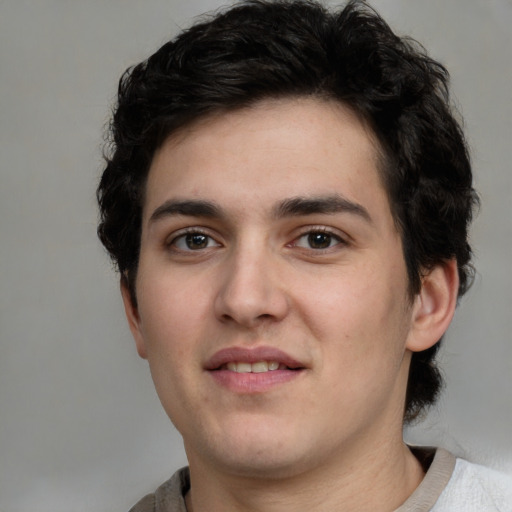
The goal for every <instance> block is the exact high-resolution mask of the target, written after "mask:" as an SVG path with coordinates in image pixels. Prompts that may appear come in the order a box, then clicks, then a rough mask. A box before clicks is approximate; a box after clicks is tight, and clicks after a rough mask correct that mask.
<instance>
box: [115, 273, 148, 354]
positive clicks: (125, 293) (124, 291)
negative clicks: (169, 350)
mask: <svg viewBox="0 0 512 512" xmlns="http://www.w3.org/2000/svg"><path fill="white" fill-rule="evenodd" d="M121 296H122V297H123V304H124V312H125V314H126V319H127V320H128V325H129V326H130V331H131V332H132V335H133V338H134V339H135V345H136V347H137V352H138V354H139V356H140V357H142V358H143V359H147V358H148V356H147V351H146V342H145V339H144V335H143V333H142V325H141V319H140V316H139V310H138V308H137V305H136V304H134V303H133V301H132V297H131V294H130V290H129V288H128V282H127V280H126V278H125V277H124V276H123V277H121Z"/></svg>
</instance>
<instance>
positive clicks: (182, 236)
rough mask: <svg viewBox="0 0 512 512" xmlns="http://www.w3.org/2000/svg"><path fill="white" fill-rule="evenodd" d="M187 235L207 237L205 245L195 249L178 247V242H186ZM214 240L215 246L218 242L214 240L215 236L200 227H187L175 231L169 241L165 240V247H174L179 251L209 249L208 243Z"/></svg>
mask: <svg viewBox="0 0 512 512" xmlns="http://www.w3.org/2000/svg"><path fill="white" fill-rule="evenodd" d="M187 236H203V237H205V238H206V239H207V244H208V245H207V247H199V248H196V249H192V248H190V247H188V248H180V247H178V246H177V244H178V242H179V241H181V240H183V241H184V243H187V241H186V238H187ZM212 241H213V242H214V243H215V245H216V246H219V245H220V244H219V243H218V242H217V241H216V240H215V238H213V237H212V236H211V235H210V234H208V233H207V232H206V231H204V230H202V229H200V228H187V229H185V230H183V231H181V232H179V233H177V234H176V235H174V236H173V237H172V239H171V240H170V241H169V242H166V244H165V245H166V247H168V248H170V249H174V250H176V251H180V252H196V251H200V250H201V249H209V248H210V247H211V246H210V243H211V242H212Z"/></svg>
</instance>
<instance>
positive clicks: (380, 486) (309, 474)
mask: <svg viewBox="0 0 512 512" xmlns="http://www.w3.org/2000/svg"><path fill="white" fill-rule="evenodd" d="M352 448H356V447H352ZM365 448H366V450H365V453H364V455H362V452H361V451H360V449H359V450H358V449H351V450H350V451H349V453H347V452H345V453H344V454H343V457H342V458H341V460H338V459H334V460H332V461H328V462H327V463H323V464H322V465H321V466H318V467H315V468H313V469H311V468H310V469H309V470H308V471H303V472H299V473H297V474H292V475H288V476H285V477H282V476H281V477H273V478H272V477H257V478H250V477H240V476H238V475H233V474H230V473H227V472H226V473H224V472H219V471H218V469H214V468H209V467H207V466H206V465H203V464H194V462H195V461H194V459H193V458H191V459H190V472H191V482H192V485H191V491H190V492H189V494H188V495H187V510H188V511H189V512H207V511H208V512H226V511H237V512H284V511H289V510H294V511H296V512H310V511H311V510H318V511H320V510H322V511H324V510H325V511H327V510H329V511H335V512H346V511H350V512H358V511H367V510H378V511H383V512H384V511H393V510H395V509H396V508H398V507H399V506H400V505H401V504H402V503H403V502H404V501H405V500H406V499H407V498H408V497H409V496H410V495H411V494H412V492H413V491H414V490H415V489H416V487H417V486H418V485H419V483H420V482H421V480H422V478H423V476H424V475H423V470H422V468H421V465H420V464H419V462H418V461H417V460H416V458H415V457H414V455H413V454H412V453H411V452H410V450H409V449H408V448H407V446H406V445H405V444H404V443H403V441H402V440H401V437H400V438H399V441H397V442H386V443H381V444H379V445H377V446H376V445H373V446H371V445H368V444H366V445H365ZM356 455H357V456H356ZM324 462H325V461H324Z"/></svg>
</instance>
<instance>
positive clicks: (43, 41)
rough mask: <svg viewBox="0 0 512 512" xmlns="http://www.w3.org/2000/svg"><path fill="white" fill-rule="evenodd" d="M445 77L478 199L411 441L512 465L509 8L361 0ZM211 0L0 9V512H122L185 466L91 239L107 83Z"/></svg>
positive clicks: (463, 0)
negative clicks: (420, 47) (436, 399)
mask: <svg viewBox="0 0 512 512" xmlns="http://www.w3.org/2000/svg"><path fill="white" fill-rule="evenodd" d="M373 4H374V6H375V7H376V8H377V9H378V10H380V11H381V13H382V14H383V15H384V17H385V18H386V19H387V20H388V22H389V23H390V24H391V25H392V26H393V27H394V28H395V29H396V30H397V31H398V32H399V33H401V34H411V35H413V36H414V37H415V38H417V39H419V40H420V41H421V42H423V43H424V44H425V46H427V48H429V50H430V52H431V54H432V55H433V56H435V57H437V58H439V59H440V60H441V61H442V62H444V63H445V64H446V65H447V66H448V67H449V69H450V70H451V73H452V77H453V91H454V95H455V99H456V102H457V103H458V104H459V106H460V110H461V111H462V114H463V115H464V117H465V122H466V130H467V134H468V138H469V142H470V144H471V147H472V150H473V161H474V167H475V172H476V184H477V187H478V188H479V190H480V193H481V196H482V200H483V207H482V210H481V213H480V215H479V217H478V219H477V221H476V223H475V226H474V229H473V232H472V239H473V244H474V247H475V252H476V265H477V267H478V270H479V275H478V278H477V281H476V283H475V286H474V287H473V289H472V290H471V292H470V293H469V295H468V296H467V297H466V298H465V299H464V300H463V303H462V307H461V308H460V310H459V311H458V312H457V315H456V319H455V322H454V324H453V326H452V328H451V329H450V331H449V333H448V336H447V340H446V341H447V343H446V346H445V349H444V351H443V354H442V362H443V365H444V369H445V373H446V376H447V380H448V388H447V391H446V393H445V394H444V396H443V399H442V401H441V403H440V405H439V407H438V408H437V409H436V410H435V411H433V413H432V414H431V415H430V416H429V418H428V419H427V421H426V422H424V423H423V424H422V425H420V426H418V427H416V428H415V429H413V431H412V432H410V433H409V434H408V436H409V437H410V438H412V439H413V440H416V441H419V442H431V443H432V442H436V443H441V444H444V445H445V446H448V447H450V448H452V449H454V450H455V451H457V452H458V453H465V454H466V455H467V456H469V457H470V458H472V459H474V460H476V461H480V462H484V463H486V464H491V465H494V466H496V467H500V468H503V469H505V470H511V469H512V441H511V439H510V434H509V432H510V431H511V430H512V403H511V402H512V397H511V387H512V343H511V340H510V336H511V334H510V333H511V332H512V323H511V318H512V308H511V305H512V275H511V274H512V272H511V270H512V263H511V262H512V173H511V171H510V161H511V152H510V146H511V143H512V107H511V103H512V102H511V93H510V91H511V89H512V76H511V74H512V73H511V68H512V66H511V64H512V62H511V60H512V36H511V30H510V27H511V26H512V4H511V2H510V1H509V0H457V1H456V0H448V1H447V0H430V1H426V0H375V1H374V2H373ZM219 5H220V3H219V1H218V0H195V1H189V2H186V1H178V0H165V1H164V0H148V1H145V2H140V1H138V0H115V1H108V2H107V1H100V0H88V1H80V2H79V1H78V0H77V1H74V2H73V1H65V0H60V1H59V0H40V1H38V0H30V1H28V0H7V1H1V0H0V70H1V78H0V140H1V160H0V162H1V170H0V173H1V183H2V186H1V191H0V230H1V231H0V261H1V267H0V279H1V291H0V315H1V319H0V336H1V341H0V343H1V344H0V510H1V511H4V512H7V511H9V512H17V511H22V512H38V511H41V512H46V511H48V512H50V511H51V512H61V511H62V512H64V511H66V512H70V511H71V512H74V511H77V512H79V511H84V512H85V511H89V510H96V511H99V512H101V511H105V512H106V511H114V510H119V511H123V510H127V509H128V508H129V505H130V504H132V503H133V502H134V501H135V500H136V499H137V498H138V497H140V496H142V495H143V494H144V493H145V492H148V491H150V490H152V489H153V488H154V487H155V486H156V485H157V484H158V483H159V482H161V481H163V480H165V479H166V478H168V476H169V475H170V474H171V472H172V471H173V470H174V469H175V468H177V467H178V466H180V465H182V464H184V463H185V457H184V454H183V451H182V449H181V443H180V439H179V436H178V435H177V434H176V433H175V432H174V431H173V429H172V427H171V425H170V423H169V421H168V420H167V418H166V417H165V415H164V413H163V412H162V411H161V409H160V404H159V402H158V399H157V397H156V395H155V393H154V391H153V386H152V383H151V380H150V376H149V372H148V369H147V365H146V362H145V361H142V360H139V359H138V357H137V355H136V352H135V349H134V346H133V343H132V340H131V337H130V334H129V332H128V329H127V327H126V325H125V320H124V316H123V312H122V309H121V301H120V298H119V293H118V284H117V277H116V276H115V275H114V273H113V272H112V269H111V266H110V263H109V261H108V259H107V257H106V255H105V254H104V252H103V250H102V248H101V247H100V245H99V242H97V240H96V237H95V223H96V210H95V202H94V189H95V185H96V182H97V179H98V176H99V172H100V170H101V165H102V161H101V144H102V131H103V127H104V125H105V123H106V122H107V120H108V114H109V108H110V105H111V104H112V100H113V98H114V97H115V89H116V84H117V80H118V77H119V76H120V74H121V73H122V71H123V70H124V69H125V68H126V67H127V66H128V65H130V64H133V63H135V62H137V61H139V60H141V59H142V58H144V57H145V56H147V55H148V54H149V53H151V52H153V51H154V50H156V49H157V47H159V46H160V45H161V44H162V43H164V42H165V41H166V40H167V39H168V38H169V37H170V36H171V35H173V34H174V33H176V32H177V31H178V30H179V29H180V28H182V27H185V26H187V25H188V24H189V23H190V22H191V20H192V18H193V17H194V16H196V15H197V14H199V13H201V12H203V11H205V10H209V9H212V8H216V7H218V6H219Z"/></svg>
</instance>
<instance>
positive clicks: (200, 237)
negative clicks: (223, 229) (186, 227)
mask: <svg viewBox="0 0 512 512" xmlns="http://www.w3.org/2000/svg"><path fill="white" fill-rule="evenodd" d="M171 245H172V246H174V247H175V248H176V249H179V250H180V251H199V250H201V249H208V248H210V247H218V246H219V244H218V243H217V242H216V241H215V240H214V239H213V238H212V237H211V236H208V235H205V234H204V233H199V232H197V233H185V234H184V235H180V236H178V237H176V238H175V239H174V240H173V241H172V244H171Z"/></svg>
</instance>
